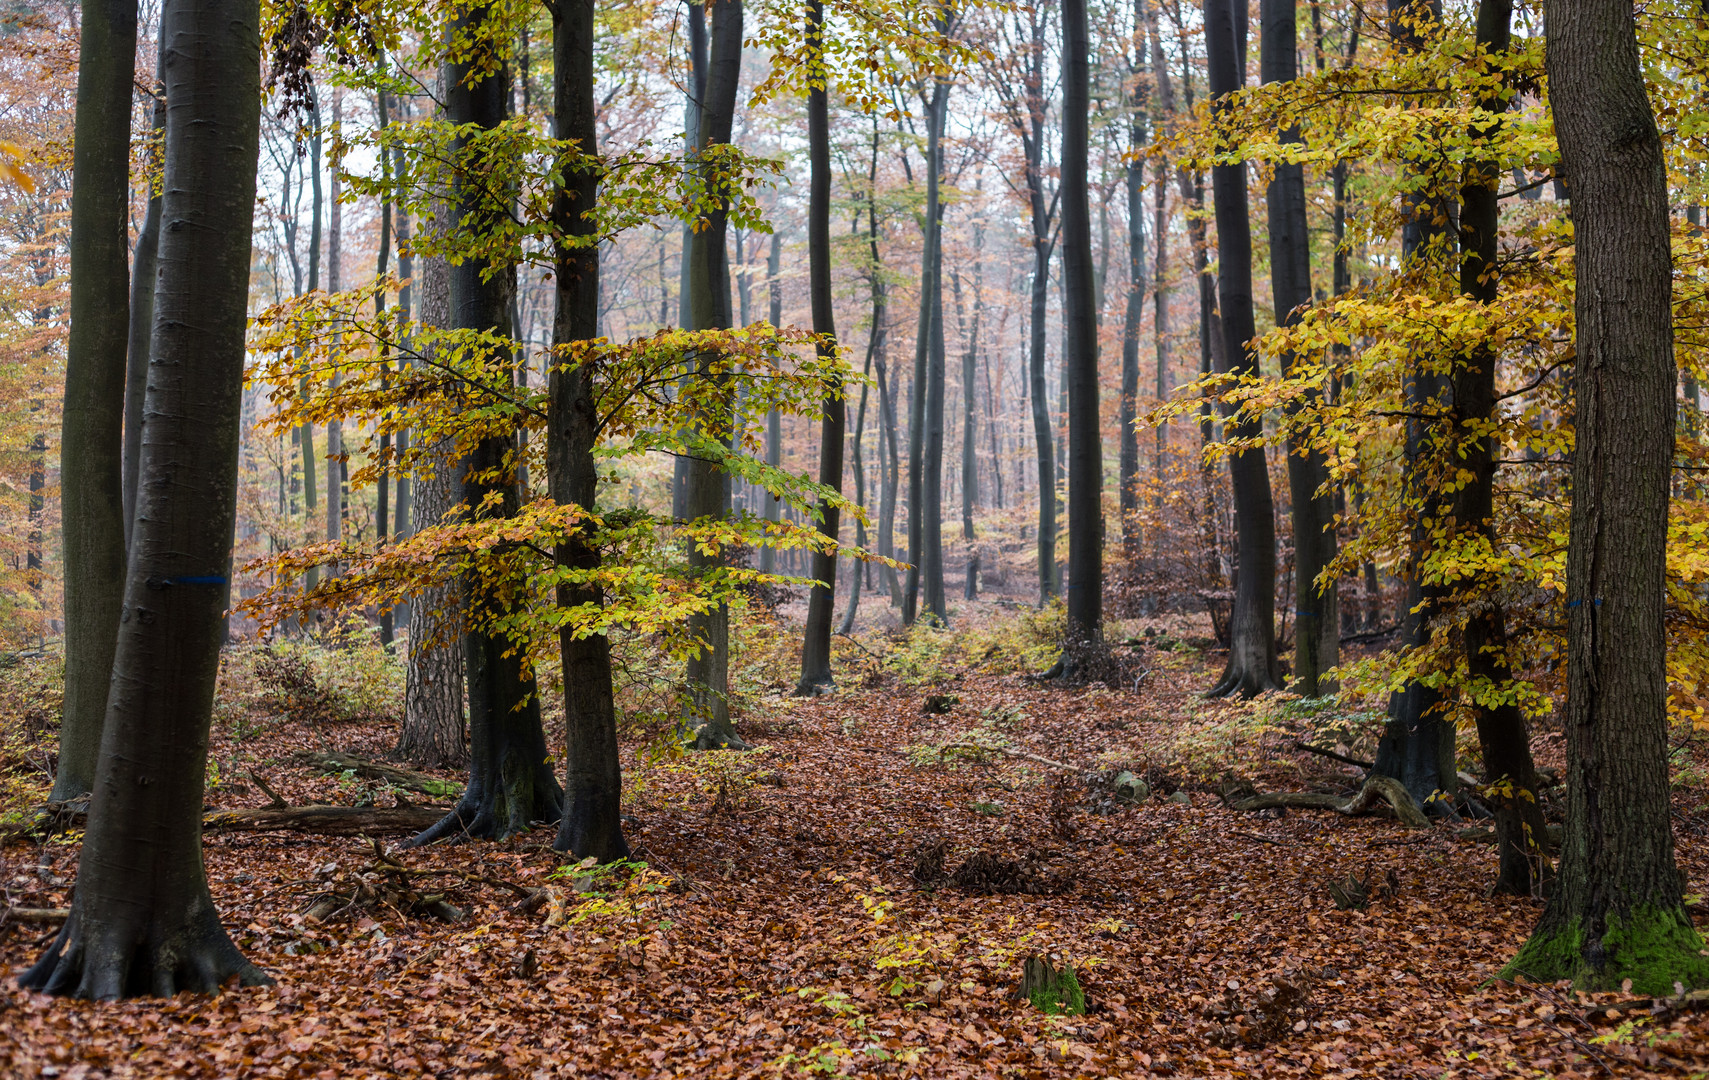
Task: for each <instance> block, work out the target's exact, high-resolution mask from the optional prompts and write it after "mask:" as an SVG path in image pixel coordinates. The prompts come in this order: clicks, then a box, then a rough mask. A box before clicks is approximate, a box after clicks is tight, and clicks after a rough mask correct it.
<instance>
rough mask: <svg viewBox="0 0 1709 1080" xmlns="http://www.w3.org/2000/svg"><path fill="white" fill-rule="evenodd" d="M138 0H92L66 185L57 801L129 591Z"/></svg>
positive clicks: (84, 782) (74, 765)
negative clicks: (128, 400)
mask: <svg viewBox="0 0 1709 1080" xmlns="http://www.w3.org/2000/svg"><path fill="white" fill-rule="evenodd" d="M136 28H137V6H136V3H135V0H85V2H84V4H83V7H82V35H81V39H80V43H79V46H78V59H77V64H78V79H77V120H76V132H75V135H76V138H75V143H76V149H75V150H74V152H73V155H72V165H71V172H72V181H71V305H70V307H71V310H70V314H71V333H70V337H69V339H68V341H67V343H66V362H65V401H64V412H63V414H62V421H61V428H60V451H59V453H60V516H61V523H62V525H63V530H64V544H65V704H64V709H63V712H62V714H61V720H60V727H59V770H58V772H56V773H55V775H54V779H53V794H52V796H51V797H52V798H54V799H61V800H64V799H74V798H76V797H77V796H79V795H82V794H83V793H85V792H87V791H89V790H90V789H91V785H92V784H93V783H94V779H95V758H96V754H97V752H98V751H99V749H100V745H101V725H102V722H103V721H104V719H105V717H106V714H107V686H108V680H109V678H110V676H111V675H112V671H113V649H114V642H115V640H116V636H117V634H118V630H119V605H120V603H121V602H122V600H123V596H124V588H125V584H124V583H125V513H124V490H123V460H122V459H123V444H124V416H125V354H126V351H127V347H128V345H129V339H130V296H129V292H130V277H129V273H128V268H127V259H126V255H127V248H128V246H129V244H128V238H127V237H126V234H125V225H126V219H127V217H128V211H129V203H130V139H131V87H132V83H133V81H134V75H135V70H136Z"/></svg>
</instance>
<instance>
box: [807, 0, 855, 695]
mask: <svg viewBox="0 0 1709 1080" xmlns="http://www.w3.org/2000/svg"><path fill="white" fill-rule="evenodd" d="M824 32H825V9H824V6H823V3H822V0H807V26H806V37H807V49H808V54H809V60H808V70H809V79H808V81H809V83H810V85H809V87H808V90H807V158H808V162H809V173H810V177H809V190H808V199H807V249H808V255H807V262H808V271H807V275H808V282H807V287H808V294H809V298H810V300H811V302H812V307H813V333H814V334H817V335H818V336H819V344H818V346H817V348H818V352H819V358H820V359H821V360H824V361H829V360H834V359H835V358H836V355H837V346H836V335H837V325H836V317H835V311H834V308H833V298H832V295H831V123H830V105H829V94H828V92H827V90H826V82H827V79H828V74H827V72H826V71H825V69H824V54H823V51H822V50H823V47H824V46H823V37H824ZM826 391H827V392H826V394H825V398H824V402H823V405H822V408H823V410H824V414H823V415H824V419H823V420H822V421H821V422H820V425H819V483H821V484H823V485H824V486H826V487H828V488H830V489H832V490H833V491H835V492H836V493H837V494H838V495H841V494H842V491H843V438H844V436H845V434H846V429H847V427H848V407H847V403H846V402H845V400H844V394H843V387H842V383H841V382H838V383H836V384H834V385H832V386H829V387H827V388H826ZM819 514H820V518H819V532H820V533H821V534H823V535H824V536H825V538H826V539H827V540H828V541H829V542H830V543H831V544H832V545H833V547H832V548H831V550H829V551H815V552H814V553H813V580H814V581H815V582H816V584H815V585H814V586H813V588H812V590H811V591H810V592H809V593H808V594H807V633H806V638H805V640H804V641H803V643H802V647H801V679H800V681H799V682H798V683H796V686H795V692H796V693H797V694H799V695H803V696H811V695H815V694H822V693H824V692H825V691H826V690H829V689H830V688H831V687H832V686H834V685H835V679H834V678H833V677H832V675H831V620H832V618H833V616H834V615H835V614H836V612H835V610H834V609H835V606H836V599H837V553H836V548H835V546H834V545H835V544H836V542H837V530H838V526H839V524H840V512H839V511H838V510H837V508H836V507H835V506H833V505H831V504H830V503H829V502H826V501H825V500H823V499H821V500H820V502H819Z"/></svg>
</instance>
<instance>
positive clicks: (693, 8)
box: [671, 0, 777, 566]
mask: <svg viewBox="0 0 1709 1080" xmlns="http://www.w3.org/2000/svg"><path fill="white" fill-rule="evenodd" d="M707 7H708V5H707V4H706V3H705V2H704V0H702V2H701V3H698V4H690V5H688V11H687V16H688V18H687V22H688V88H687V89H688V93H687V100H686V101H685V102H684V104H683V113H682V132H683V157H684V159H685V160H692V159H693V158H694V155H695V154H696V153H698V152H699V151H700V148H701V147H702V146H704V145H705V143H704V142H703V141H702V136H701V127H702V125H703V123H704V122H705V115H704V114H705V108H706V67H707V60H706V11H707ZM776 241H777V236H776V234H775V233H774V234H773V235H772V242H773V244H774V246H775V244H776ZM698 243H699V240H697V239H696V235H695V231H694V227H693V226H692V225H688V224H685V225H683V227H682V266H681V272H680V274H679V276H678V284H677V294H678V295H677V324H678V325H679V326H681V327H682V328H683V329H684V330H696V329H705V328H704V327H697V326H696V325H695V322H694V260H695V245H696V244H698ZM774 250H775V247H774ZM772 280H773V281H776V280H777V272H776V271H775V270H774V271H772ZM774 290H775V286H774ZM725 291H726V292H728V289H726V290H725ZM773 295H774V297H775V295H776V294H775V291H774V294H773ZM774 307H775V305H774ZM773 321H774V322H775V321H776V320H775V319H774V320H773ZM693 468H694V463H693V462H692V461H690V460H689V459H688V458H687V457H685V456H683V455H680V454H679V455H678V456H677V458H676V460H675V461H674V462H673V463H672V465H671V516H672V517H673V518H676V519H677V520H678V521H683V520H686V519H687V518H688V517H690V516H691V515H690V514H689V509H688V503H689V494H688V486H689V483H690V479H689V477H690V474H691V472H692V470H693ZM761 558H762V559H763V558H764V556H761ZM763 565H764V564H763V563H762V566H763Z"/></svg>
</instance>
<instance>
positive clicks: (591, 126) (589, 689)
mask: <svg viewBox="0 0 1709 1080" xmlns="http://www.w3.org/2000/svg"><path fill="white" fill-rule="evenodd" d="M595 4H596V0H560V3H559V4H558V5H557V6H556V7H555V8H553V9H552V10H553V18H552V118H553V128H554V133H555V134H556V136H557V137H558V138H559V139H565V140H574V141H575V143H576V147H577V149H578V150H579V151H581V152H582V153H584V154H591V153H595V152H597V150H598V148H599V146H598V135H599V130H598V126H597V125H596V124H595V122H594V113H595V100H594V60H593V53H594V8H595ZM598 195H599V172H598V170H597V168H594V167H587V168H566V169H565V173H564V182H563V184H562V186H560V187H559V188H558V190H557V191H556V192H555V193H554V197H553V205H552V217H553V226H554V228H555V229H556V231H557V250H556V252H555V267H554V271H553V282H554V292H555V293H556V301H557V308H556V313H555V316H554V318H553V321H552V343H553V345H554V346H558V347H560V348H561V347H563V346H567V345H568V344H569V343H571V342H575V341H586V340H589V339H591V338H596V337H598V336H599V225H598V223H597V222H596V221H595V220H594V218H593V212H594V207H595V202H596V200H597V199H598ZM547 387H548V391H549V393H550V395H551V407H550V409H549V411H548V413H547V428H546V480H547V484H548V486H549V487H550V488H551V495H552V501H553V502H556V503H558V504H560V505H575V506H579V507H582V508H584V509H586V510H589V511H592V510H594V509H595V501H596V497H597V495H598V492H599V468H598V465H597V463H596V462H595V460H594V456H593V451H594V443H595V441H596V439H597V437H598V434H599V415H598V409H597V402H598V389H599V388H598V386H597V385H596V383H595V369H594V367H593V366H592V365H590V364H582V365H577V366H573V367H572V366H568V365H565V364H562V363H555V364H553V365H552V367H551V370H550V373H549V375H548V378H547ZM556 558H557V561H558V562H559V563H560V564H562V565H565V566H569V567H572V568H574V569H576V570H579V571H595V570H597V569H598V568H599V565H600V551H599V537H598V534H597V533H595V532H594V531H593V530H592V527H591V526H588V527H587V528H585V529H583V530H578V531H577V532H575V533H573V534H571V535H570V536H569V537H567V538H566V539H565V540H564V542H563V543H561V544H560V545H559V546H558V550H557V553H556ZM557 600H558V604H559V606H560V607H566V608H578V609H584V610H586V609H597V608H599V607H600V606H601V605H602V604H603V603H604V600H605V597H604V593H603V590H601V589H600V588H599V587H598V586H597V585H595V584H592V583H586V584H572V585H562V586H560V587H559V589H558V596H557ZM558 647H559V650H560V654H561V655H562V657H563V664H564V761H565V783H564V816H563V820H562V821H561V822H560V823H559V826H558V839H557V842H556V843H555V844H554V845H553V846H554V847H555V848H556V849H557V850H559V851H567V852H569V853H570V856H571V857H572V858H576V859H589V858H591V859H598V860H599V861H600V862H602V863H603V862H611V861H613V860H616V859H625V858H628V857H629V844H628V842H627V841H626V840H624V838H623V822H622V803H623V768H622V763H621V762H620V761H619V759H618V754H617V706H616V702H615V699H614V697H613V694H612V685H611V641H610V639H609V638H607V637H606V636H605V635H604V634H590V633H585V632H581V631H578V630H577V629H576V628H575V627H574V626H571V625H566V626H565V627H564V628H563V629H561V630H560V631H559V634H558Z"/></svg>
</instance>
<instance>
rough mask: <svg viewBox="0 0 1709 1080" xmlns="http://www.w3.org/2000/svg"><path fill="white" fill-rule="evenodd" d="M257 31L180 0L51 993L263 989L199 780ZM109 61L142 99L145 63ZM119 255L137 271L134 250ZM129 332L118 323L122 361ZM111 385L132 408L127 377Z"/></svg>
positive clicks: (237, 9) (223, 530)
mask: <svg viewBox="0 0 1709 1080" xmlns="http://www.w3.org/2000/svg"><path fill="white" fill-rule="evenodd" d="M130 10H132V11H134V8H132V9H130ZM259 23H260V13H259V10H258V6H257V4H256V3H255V0H169V2H168V3H167V5H166V8H165V11H164V13H163V19H162V25H161V33H160V51H161V71H162V73H163V77H164V80H165V84H166V95H167V101H168V102H169V105H168V107H167V109H168V111H167V118H166V184H165V195H164V203H163V206H162V210H161V213H162V218H163V220H164V222H165V225H164V227H163V228H162V230H161V238H160V252H159V262H160V279H159V289H158V291H157V293H156V316H155V333H154V345H153V348H152V350H151V355H152V357H153V359H152V362H151V367H150V372H149V380H148V382H149V386H148V404H147V414H148V422H147V427H146V434H145V438H144V440H143V451H142V470H141V490H140V492H139V494H138V508H137V518H136V531H135V533H134V535H133V538H132V541H133V547H132V555H131V559H130V566H129V573H128V575H127V578H126V582H125V594H124V601H123V607H124V615H123V617H122V620H121V621H119V622H117V623H116V624H115V625H117V626H118V628H119V630H118V636H117V648H116V656H115V657H114V660H113V663H112V670H111V679H112V690H111V694H110V695H109V696H108V698H107V702H108V710H107V716H106V723H105V726H104V730H103V732H102V737H101V751H100V756H99V759H98V762H97V764H96V776H97V777H98V779H99V782H98V783H96V784H94V785H93V795H92V798H91V802H90V808H89V828H88V831H87V833H86V834H85V836H84V840H83V851H82V855H81V857H80V860H79V863H78V873H77V890H76V896H75V899H74V900H73V901H72V907H71V915H70V918H68V919H67V920H66V921H65V924H64V925H63V926H62V927H61V928H60V931H59V934H58V936H57V937H55V939H54V941H53V944H52V945H51V946H49V947H48V950H47V952H46V953H45V954H44V955H43V956H42V958H41V959H40V960H39V961H38V962H37V963H36V965H35V966H34V967H32V968H30V970H29V971H27V972H25V973H24V974H23V976H22V977H21V978H20V979H19V982H20V984H21V985H23V986H25V987H28V988H31V989H35V990H43V991H46V992H48V993H52V994H65V995H71V996H75V997H85V998H96V999H111V998H119V997H130V996H136V995H142V994H156V995H160V996H163V997H164V996H170V995H172V994H176V993H178V992H180V991H183V990H190V991H197V992H203V993H211V992H213V991H216V990H218V989H219V988H220V986H221V985H222V984H223V983H224V982H225V981H226V980H227V979H230V978H233V977H236V978H237V979H238V980H239V981H241V982H242V983H244V984H245V985H254V984H257V983H260V982H264V981H266V976H264V975H263V974H262V973H261V972H260V971H259V970H257V969H256V968H255V967H254V966H253V965H251V964H250V963H249V962H248V961H246V960H245V959H244V958H243V956H242V955H241V954H240V953H239V952H238V950H237V946H235V945H234V944H232V941H231V939H230V938H229V937H227V936H226V933H225V930H224V929H223V928H222V927H221V926H220V922H219V916H218V914H217V913H216V912H215V911H214V905H213V900H212V898H211V897H210V896H209V894H208V883H207V875H206V873H205V872H204V870H203V866H202V780H203V772H204V770H205V769H206V766H207V756H208V728H209V724H210V722H211V719H212V715H213V700H214V681H215V678H216V676H217V674H218V672H219V651H220V644H221V640H222V632H221V624H222V613H223V611H224V609H225V598H226V588H225V582H226V577H227V574H228V570H227V561H228V558H229V553H230V551H231V544H232V526H233V522H234V521H235V518H236V507H237V455H238V438H239V419H240V414H241V410H242V398H243V357H244V348H243V346H244V331H245V327H246V308H247V301H248V297H249V270H250V239H251V222H252V219H253V215H254V208H255V165H256V154H257V151H258V149H259V139H260V100H261V86H260V70H261V57H260V27H259ZM88 25H89V24H88V23H87V22H85V27H84V32H85V35H86V37H85V41H87V34H88ZM112 60H113V62H114V63H119V62H120V61H122V63H121V64H120V66H121V67H122V70H123V72H124V75H125V85H126V87H127V88H128V86H129V76H130V62H131V61H130V54H129V53H128V52H125V53H123V55H122V56H118V57H113V58H112ZM86 74H87V72H86ZM127 102H128V89H127ZM122 143H123V139H122V138H121V145H122ZM118 223H119V225H120V226H121V227H122V224H123V217H122V214H121V216H120V217H119V219H118ZM121 239H122V234H121ZM117 257H118V265H119V266H120V267H123V265H124V252H123V249H122V248H121V249H120V251H119V252H118V253H117ZM121 295H122V294H121ZM121 314H122V312H121ZM124 329H125V327H124V321H123V319H122V318H121V319H120V320H118V327H117V329H116V330H115V334H116V339H115V340H116V341H117V345H116V349H117V355H121V356H122V355H123V343H124ZM115 367H117V365H116V364H115ZM112 382H113V383H114V384H115V386H114V397H115V398H118V399H119V400H120V401H122V397H123V385H124V380H123V374H122V371H121V372H116V373H115V376H114V378H113V379H112ZM117 416H118V414H117V409H116V408H115V410H114V428H113V432H112V434H113V442H114V449H113V453H112V461H111V466H112V471H113V488H114V491H113V504H114V514H115V520H114V522H113V530H114V541H113V542H114V545H115V546H116V547H118V546H122V543H123V541H122V536H121V535H120V529H119V523H118V521H117V520H116V514H117V506H118V502H119V496H118V491H117V488H118V465H119V462H118V450H117V443H118V428H117ZM121 565H122V561H121Z"/></svg>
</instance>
